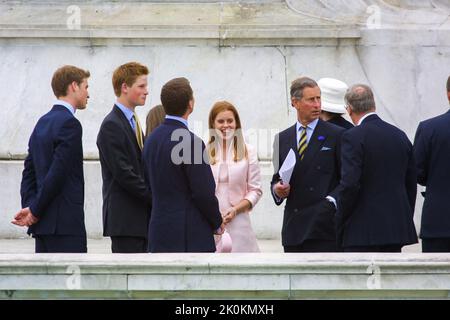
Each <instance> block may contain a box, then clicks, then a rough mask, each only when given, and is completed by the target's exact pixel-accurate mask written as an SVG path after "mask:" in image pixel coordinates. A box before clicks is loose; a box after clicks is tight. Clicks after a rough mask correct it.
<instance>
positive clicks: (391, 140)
mask: <svg viewBox="0 0 450 320" xmlns="http://www.w3.org/2000/svg"><path fill="white" fill-rule="evenodd" d="M341 176H342V178H341V187H342V189H341V193H340V197H339V200H338V214H337V228H338V231H337V235H338V242H340V243H341V244H342V246H343V247H344V249H345V248H346V247H371V246H378V247H379V246H392V245H396V246H398V248H399V249H400V248H401V246H403V245H407V244H412V243H416V242H417V235H416V230H415V227H414V221H413V215H414V205H415V201H416V192H417V184H416V170H415V165H414V157H413V152H412V145H411V142H410V141H409V139H408V137H407V136H406V134H405V133H404V132H403V131H401V130H400V129H398V128H396V127H394V126H392V125H390V124H388V123H387V122H384V121H383V120H381V119H380V118H379V117H378V116H377V115H375V114H374V115H370V116H368V117H367V118H366V119H364V120H363V122H362V123H361V125H359V126H356V127H354V128H352V129H349V130H347V131H345V132H344V134H343V135H342V174H341ZM376 251H378V250H376Z"/></svg>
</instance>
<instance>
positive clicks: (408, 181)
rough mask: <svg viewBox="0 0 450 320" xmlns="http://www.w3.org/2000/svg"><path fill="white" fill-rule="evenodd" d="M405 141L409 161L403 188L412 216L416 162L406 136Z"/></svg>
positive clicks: (415, 184) (414, 203)
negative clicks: (404, 188)
mask: <svg viewBox="0 0 450 320" xmlns="http://www.w3.org/2000/svg"><path fill="white" fill-rule="evenodd" d="M405 139H406V140H407V142H408V148H409V150H408V151H409V152H408V153H409V159H408V166H407V169H406V177H405V187H406V192H407V194H408V200H409V204H410V206H411V209H412V213H413V215H414V208H415V206H416V195H417V168H416V162H415V161H414V155H413V146H412V145H411V142H410V141H409V139H408V137H407V136H406V135H405Z"/></svg>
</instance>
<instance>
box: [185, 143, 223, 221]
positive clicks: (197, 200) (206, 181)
mask: <svg viewBox="0 0 450 320" xmlns="http://www.w3.org/2000/svg"><path fill="white" fill-rule="evenodd" d="M193 141H194V143H192V144H191V146H192V152H191V163H190V164H184V165H183V166H184V171H185V173H186V177H187V180H188V183H189V188H190V190H191V194H192V200H193V202H194V204H195V206H196V207H197V208H198V209H199V211H200V213H201V214H202V215H203V217H204V218H205V219H206V220H207V221H208V222H209V224H210V225H211V227H212V229H213V230H216V229H218V228H219V227H220V225H221V224H222V215H221V214H220V211H219V202H218V200H217V198H216V194H215V193H216V183H215V181H214V177H213V174H212V171H211V167H210V166H209V164H207V163H206V162H205V160H204V158H203V157H196V156H195V152H197V154H198V151H199V148H198V146H201V151H202V153H201V155H205V154H206V152H205V144H204V143H203V141H202V140H201V139H200V138H198V137H195V136H194V137H193ZM199 159H201V160H200V163H198V162H199Z"/></svg>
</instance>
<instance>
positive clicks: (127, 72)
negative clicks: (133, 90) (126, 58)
mask: <svg viewBox="0 0 450 320" xmlns="http://www.w3.org/2000/svg"><path fill="white" fill-rule="evenodd" d="M148 74H149V71H148V68H147V67H146V66H144V65H142V64H140V63H139V62H128V63H125V64H123V65H121V66H119V67H117V69H116V70H114V73H113V77H112V85H113V88H114V93H115V95H116V97H120V95H121V94H122V84H124V83H126V85H127V86H128V87H131V86H133V84H134V83H135V82H136V79H137V78H138V77H140V76H146V75H148Z"/></svg>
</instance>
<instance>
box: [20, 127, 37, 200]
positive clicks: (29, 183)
mask: <svg viewBox="0 0 450 320" xmlns="http://www.w3.org/2000/svg"><path fill="white" fill-rule="evenodd" d="M32 138H33V134H32V135H31V138H30V142H29V143H28V156H27V157H26V158H25V162H24V169H23V171H22V182H21V184H20V196H21V199H22V208H26V207H29V206H30V205H31V203H32V202H33V200H34V199H35V197H36V192H37V185H36V172H35V170H34V164H33V158H32V156H31V139H32Z"/></svg>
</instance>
